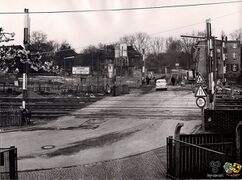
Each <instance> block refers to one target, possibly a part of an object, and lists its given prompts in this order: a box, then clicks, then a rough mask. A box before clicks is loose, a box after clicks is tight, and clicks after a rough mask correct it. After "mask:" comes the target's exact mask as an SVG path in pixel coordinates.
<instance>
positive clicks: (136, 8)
mask: <svg viewBox="0 0 242 180" xmlns="http://www.w3.org/2000/svg"><path fill="white" fill-rule="evenodd" d="M241 2H242V0H239V1H221V2H211V3H197V4H177V5H167V6H149V7H131V8H117V9H115V8H110V9H86V10H57V11H32V12H31V11H29V14H57V13H58V14H61V13H92V12H115V11H136V10H151V9H167V8H184V7H196V6H209V5H220V4H233V3H241ZM1 14H5V15H6V14H25V13H24V12H0V15H1Z"/></svg>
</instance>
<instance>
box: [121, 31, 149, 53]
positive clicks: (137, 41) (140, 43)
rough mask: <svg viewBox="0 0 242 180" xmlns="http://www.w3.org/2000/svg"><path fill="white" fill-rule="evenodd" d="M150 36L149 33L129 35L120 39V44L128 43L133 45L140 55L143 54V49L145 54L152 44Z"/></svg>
mask: <svg viewBox="0 0 242 180" xmlns="http://www.w3.org/2000/svg"><path fill="white" fill-rule="evenodd" d="M150 39H151V38H150V36H149V35H148V34H147V33H143V32H139V33H135V34H133V35H128V36H124V37H122V38H120V40H119V42H120V43H127V44H129V45H132V46H133V47H134V49H135V50H136V51H138V52H139V53H141V54H142V53H143V49H144V50H145V52H148V51H149V43H150Z"/></svg>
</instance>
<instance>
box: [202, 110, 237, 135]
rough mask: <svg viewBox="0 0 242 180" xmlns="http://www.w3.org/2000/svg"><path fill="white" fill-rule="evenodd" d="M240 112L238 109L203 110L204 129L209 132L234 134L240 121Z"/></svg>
mask: <svg viewBox="0 0 242 180" xmlns="http://www.w3.org/2000/svg"><path fill="white" fill-rule="evenodd" d="M241 117H242V110H238V109H223V110H222V109H220V110H219V109H215V110H212V109H205V110H204V128H205V131H211V132H234V131H235V127H236V125H237V124H238V123H239V122H240V121H241Z"/></svg>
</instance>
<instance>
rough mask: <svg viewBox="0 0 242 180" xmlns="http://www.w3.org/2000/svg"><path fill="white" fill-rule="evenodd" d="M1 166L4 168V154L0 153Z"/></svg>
mask: <svg viewBox="0 0 242 180" xmlns="http://www.w3.org/2000/svg"><path fill="white" fill-rule="evenodd" d="M0 166H4V153H3V152H2V153H0Z"/></svg>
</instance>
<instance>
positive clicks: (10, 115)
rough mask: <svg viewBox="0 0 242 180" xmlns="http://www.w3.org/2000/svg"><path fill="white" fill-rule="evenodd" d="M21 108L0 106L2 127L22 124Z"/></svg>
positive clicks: (0, 125)
mask: <svg viewBox="0 0 242 180" xmlns="http://www.w3.org/2000/svg"><path fill="white" fill-rule="evenodd" d="M21 125H22V124H21V113H20V110H18V109H15V108H1V107H0V127H6V126H21Z"/></svg>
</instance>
